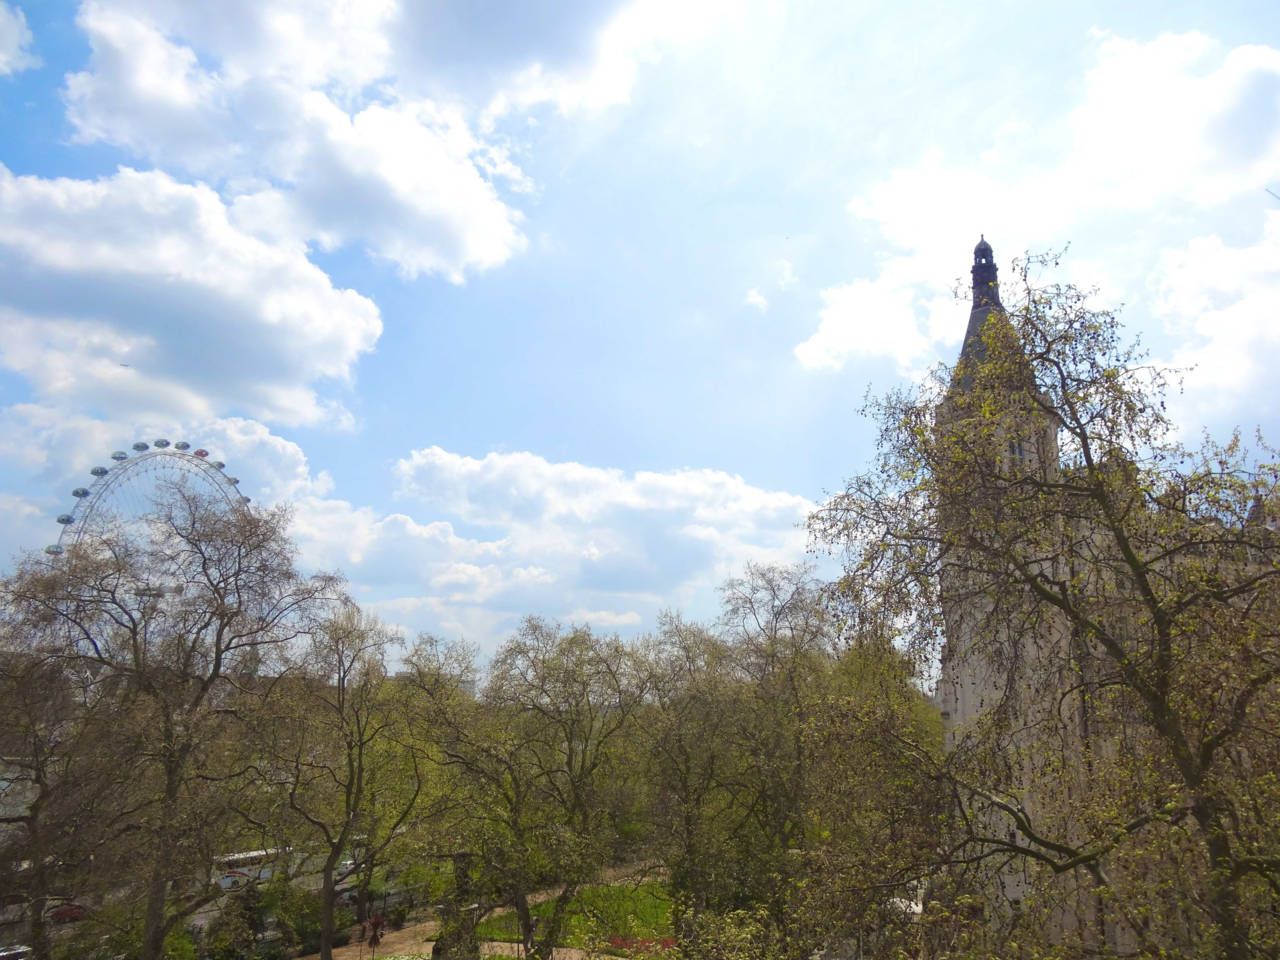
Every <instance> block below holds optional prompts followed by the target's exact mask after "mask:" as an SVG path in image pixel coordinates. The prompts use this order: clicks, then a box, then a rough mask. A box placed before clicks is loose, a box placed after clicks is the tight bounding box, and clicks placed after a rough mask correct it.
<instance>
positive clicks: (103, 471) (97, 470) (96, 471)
mask: <svg viewBox="0 0 1280 960" xmlns="http://www.w3.org/2000/svg"><path fill="white" fill-rule="evenodd" d="M89 472H90V473H92V474H93V475H94V476H95V477H105V476H106V475H107V474H108V473H110V472H111V471H110V470H108V469H107V468H106V467H94V468H93V469H92V470H90V471H89Z"/></svg>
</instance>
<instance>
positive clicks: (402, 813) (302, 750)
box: [244, 603, 425, 960]
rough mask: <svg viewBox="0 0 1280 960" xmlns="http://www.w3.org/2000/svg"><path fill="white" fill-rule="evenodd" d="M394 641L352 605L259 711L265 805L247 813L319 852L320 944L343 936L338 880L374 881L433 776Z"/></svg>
mask: <svg viewBox="0 0 1280 960" xmlns="http://www.w3.org/2000/svg"><path fill="white" fill-rule="evenodd" d="M392 641H393V638H392V636H391V635H390V634H389V633H388V632H387V630H386V629H385V628H384V627H383V626H382V625H381V624H380V623H378V622H377V621H376V620H375V619H373V618H372V617H370V616H368V615H367V614H364V613H362V612H361V611H360V610H359V609H358V608H357V607H355V606H354V605H352V604H349V603H348V604H345V605H344V606H343V607H342V608H341V609H340V610H339V611H338V612H337V613H336V614H335V615H334V616H333V617H331V618H329V619H327V620H325V621H324V622H323V623H321V624H319V625H318V626H317V628H316V629H315V630H314V631H312V633H311V635H310V638H309V644H310V646H309V649H308V651H307V653H306V655H305V656H304V657H303V658H302V662H301V663H300V665H299V669H298V670H296V671H295V672H294V673H293V675H291V676H288V677H285V678H283V679H282V680H281V682H280V683H279V684H277V690H276V692H275V694H274V695H273V696H272V697H271V698H269V699H268V700H266V701H265V702H264V704H263V711H264V712H263V714H262V715H261V716H260V717H259V718H258V723H257V728H258V730H259V731H260V733H259V737H260V738H261V747H260V754H259V760H258V761H257V763H255V764H254V767H253V769H254V772H255V776H256V779H258V780H259V781H260V782H262V783H265V784H269V785H270V792H269V793H267V794H266V795H265V796H263V797H262V798H260V800H261V801H265V802H266V803H267V804H268V805H269V806H268V808H267V810H266V811H264V812H255V811H254V810H253V809H252V807H250V808H249V809H247V810H245V811H244V814H245V816H246V817H247V818H249V819H250V820H251V821H253V822H255V823H256V824H257V825H258V826H260V827H261V828H262V829H264V830H275V831H278V833H277V836H279V837H280V841H279V843H280V846H281V847H282V848H292V849H297V850H301V851H306V852H307V853H308V854H314V855H316V856H318V857H319V858H320V863H319V873H320V900H319V903H320V917H319V920H320V923H319V943H318V946H319V951H320V956H321V958H322V960H329V958H330V957H331V956H332V952H333V947H334V943H335V933H336V927H335V916H336V908H337V892H338V886H339V885H340V884H341V883H342V882H344V881H345V880H348V879H350V878H353V877H363V878H364V880H365V882H366V883H367V882H368V878H369V876H370V875H371V874H372V871H373V868H374V866H375V865H377V864H378V863H379V862H381V861H382V859H383V858H384V856H385V855H386V852H387V850H388V848H389V847H390V846H391V845H392V844H393V843H394V842H395V841H396V838H397V835H398V834H399V832H400V831H401V829H402V828H403V827H404V826H405V824H406V822H408V821H409V819H410V818H411V817H412V816H414V815H415V813H416V812H417V809H418V801H419V798H420V796H421V795H422V791H423V786H424V783H425V775H424V767H423V764H422V759H421V751H420V750H419V747H418V744H417V743H415V742H414V741H413V739H412V738H411V737H410V736H409V728H408V725H407V719H406V717H407V713H408V710H409V705H408V703H407V701H406V699H405V697H404V696H403V694H404V693H405V690H404V688H402V687H401V686H399V685H397V684H395V683H393V682H390V681H389V680H388V679H387V675H386V649H387V647H388V646H389V645H390V644H391V643H392Z"/></svg>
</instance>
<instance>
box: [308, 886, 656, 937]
mask: <svg viewBox="0 0 1280 960" xmlns="http://www.w3.org/2000/svg"><path fill="white" fill-rule="evenodd" d="M646 875H647V876H657V875H660V873H655V872H654V871H653V868H652V867H651V866H650V867H648V868H646V867H644V866H636V865H631V866H625V867H611V868H609V869H607V870H605V871H604V872H603V874H602V875H601V879H602V880H603V881H604V882H606V883H617V882H618V881H620V880H627V879H631V878H633V877H640V876H646ZM554 895H555V894H554V892H553V891H550V890H542V891H539V892H538V893H535V894H533V895H532V896H530V897H529V902H530V903H541V902H542V901H543V900H547V899H549V898H550V897H552V896H554ZM510 910H511V908H510V907H499V908H498V909H497V910H494V911H493V912H492V913H491V914H489V916H491V917H496V916H498V915H499V914H503V913H507V912H509V911H510ZM439 930H440V921H438V920H427V921H426V922H425V923H415V924H413V925H411V926H407V927H404V928H402V929H400V930H388V931H387V932H386V933H385V934H384V935H383V937H382V943H380V944H378V950H377V954H376V956H378V957H394V956H410V957H414V956H422V957H430V956H431V948H432V946H434V945H435V939H434V938H435V935H436V933H437V932H438V931H439ZM480 952H481V953H482V954H486V953H488V954H493V955H494V956H502V957H518V956H520V944H518V943H501V942H497V941H490V942H487V943H482V944H480ZM319 956H320V955H319V954H318V953H313V954H310V955H309V956H305V957H299V958H298V960H315V958H317V957H319ZM374 956H375V954H374V952H373V951H372V950H370V949H369V945H368V944H367V943H363V942H361V943H352V944H349V945H347V946H345V947H335V948H334V950H333V960H371V958H373V957H374ZM585 957H586V952H585V951H583V950H579V949H578V948H577V947H556V949H555V954H554V958H555V960H584V958H585Z"/></svg>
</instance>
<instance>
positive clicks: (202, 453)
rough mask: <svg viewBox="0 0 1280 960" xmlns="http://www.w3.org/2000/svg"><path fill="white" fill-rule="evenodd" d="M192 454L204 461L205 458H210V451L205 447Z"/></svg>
mask: <svg viewBox="0 0 1280 960" xmlns="http://www.w3.org/2000/svg"><path fill="white" fill-rule="evenodd" d="M192 453H193V454H194V455H195V456H197V457H200V458H201V459H204V458H205V457H207V456H209V451H208V450H206V449H204V447H200V448H199V449H197V450H193V451H192Z"/></svg>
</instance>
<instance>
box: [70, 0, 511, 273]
mask: <svg viewBox="0 0 1280 960" xmlns="http://www.w3.org/2000/svg"><path fill="white" fill-rule="evenodd" d="M241 7H242V8H243V10H241V12H242V13H243V14H244V21H243V24H240V23H237V19H236V17H235V15H234V14H233V13H232V12H229V11H227V10H224V9H219V10H218V11H217V13H216V14H215V13H214V8H211V7H206V5H201V4H185V3H161V4H159V5H151V4H140V3H132V2H128V0H117V2H112V3H108V2H106V0H90V2H87V3H85V4H84V5H83V6H82V7H81V10H80V15H79V17H78V23H79V24H80V26H81V28H82V29H83V30H84V31H85V33H86V34H87V35H88V38H89V42H90V45H91V48H92V56H91V58H90V62H89V68H88V69H87V70H85V71H83V72H80V73H75V74H71V75H69V76H68V77H67V81H66V90H65V96H66V101H67V114H68V117H69V119H70V120H71V122H72V125H73V126H74V128H75V130H76V135H77V137H78V138H79V139H80V140H82V141H85V142H95V141H105V142H109V143H114V144H117V145H120V146H123V147H125V148H127V149H129V150H131V151H132V152H134V153H136V154H138V155H140V156H145V157H148V158H150V159H152V160H154V161H157V162H161V163H167V164H177V165H179V166H181V167H182V168H184V169H186V170H188V171H190V172H192V173H194V174H196V175H198V176H201V177H204V178H206V179H208V180H210V181H212V182H214V183H216V184H218V185H220V186H221V188H222V189H223V190H224V193H226V194H227V195H228V196H229V197H230V198H231V199H232V201H233V205H234V208H235V209H236V211H237V216H238V218H239V222H240V223H241V224H242V225H243V226H244V228H245V229H252V230H255V231H258V232H259V233H260V234H261V235H263V236H269V237H271V238H273V239H278V240H288V241H290V242H292V243H295V244H297V245H299V246H301V245H303V244H305V243H307V242H312V241H314V242H317V243H319V244H320V245H321V246H323V247H325V248H327V249H332V248H334V247H337V246H342V245H347V244H358V245H361V246H363V247H365V248H366V249H368V250H369V251H370V252H372V253H374V254H375V255H377V256H379V257H381V258H384V259H386V260H389V261H391V262H393V263H395V264H396V265H397V266H398V267H399V268H400V269H401V270H402V271H403V272H404V273H405V274H407V275H409V276H413V275H417V274H419V273H437V274H441V275H444V276H446V277H448V278H449V279H451V280H453V281H455V282H461V280H462V279H463V277H464V276H465V274H466V273H467V272H468V271H476V270H484V269H488V268H490V267H494V266H497V265H499V264H501V263H503V262H505V261H506V260H507V259H509V258H510V257H511V256H513V255H515V254H516V253H518V252H519V251H521V250H522V249H524V246H525V238H524V236H523V234H522V233H521V232H520V229H519V226H518V224H519V221H520V215H519V213H518V212H517V211H515V210H514V209H512V208H510V207H508V206H507V205H506V203H505V202H504V201H503V200H502V198H501V197H500V195H499V193H498V189H497V187H496V186H495V183H506V184H508V185H509V186H511V187H512V188H513V189H514V190H516V191H517V192H527V191H528V190H529V189H531V184H530V183H529V181H528V179H527V178H526V177H525V176H524V174H523V172H522V171H521V170H520V169H519V167H518V166H517V165H516V164H515V163H514V162H513V161H512V159H511V158H510V156H509V155H508V153H507V152H506V151H505V149H504V148H503V146H502V145H501V144H500V143H492V142H486V141H484V140H481V139H480V138H478V137H477V136H476V135H475V134H474V133H473V132H472V130H471V127H470V125H469V122H468V120H467V118H466V116H465V115H464V114H463V113H462V112H461V111H460V110H459V109H457V108H454V107H447V106H444V105H442V104H440V103H438V102H435V101H432V100H428V99H421V98H417V99H415V98H406V97H403V96H401V95H400V94H399V93H398V92H397V90H396V88H395V87H394V85H393V84H391V83H390V82H389V81H390V78H388V77H386V71H387V70H388V69H389V64H388V57H389V41H388V37H387V30H388V29H389V26H390V22H391V15H392V14H393V13H394V12H395V9H396V8H395V5H394V4H391V3H379V4H358V3H348V4H338V5H334V4H321V3H307V2H301V0H297V2H285V0H276V2H274V3H266V4H264V3H256V4H249V3H242V4H238V7H237V8H238V9H239V8H241ZM215 21H217V22H215ZM231 23H237V29H235V30H231V29H229V27H228V25H229V24H231ZM241 26H243V29H239V27H241ZM377 79H386V80H387V81H388V83H387V84H386V85H384V86H382V87H379V88H377V89H376V90H374V91H373V92H372V93H370V92H368V91H367V90H366V86H367V85H368V84H370V83H371V81H373V80H377Z"/></svg>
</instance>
